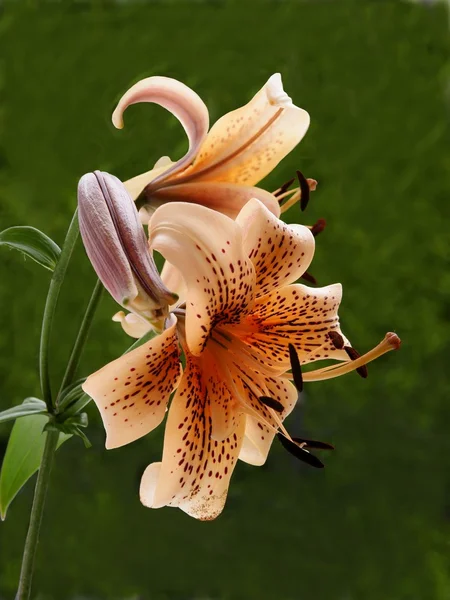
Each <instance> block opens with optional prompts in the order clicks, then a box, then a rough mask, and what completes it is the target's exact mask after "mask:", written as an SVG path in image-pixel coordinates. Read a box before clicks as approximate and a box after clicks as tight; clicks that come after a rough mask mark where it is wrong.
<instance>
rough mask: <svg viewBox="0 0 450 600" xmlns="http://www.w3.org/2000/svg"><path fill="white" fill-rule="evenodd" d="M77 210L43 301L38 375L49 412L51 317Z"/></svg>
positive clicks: (68, 255)
mask: <svg viewBox="0 0 450 600" xmlns="http://www.w3.org/2000/svg"><path fill="white" fill-rule="evenodd" d="M78 231H79V230H78V211H77V210H76V211H75V213H74V215H73V217H72V221H71V223H70V225H69V229H68V230H67V234H66V239H65V240H64V245H63V247H62V250H61V256H60V257H59V260H58V264H57V265H56V268H55V270H54V272H53V276H52V279H51V281H50V287H49V289H48V294H47V300H46V303H45V309H44V317H43V319H42V329H41V342H40V349H39V375H40V380H41V389H42V395H43V399H44V401H45V403H46V405H47V410H48V411H49V413H53V412H54V403H53V398H52V390H51V384H50V371H49V344H50V336H51V333H52V326H53V317H54V314H55V309H56V304H57V302H58V298H59V293H60V291H61V286H62V283H63V281H64V277H65V276H66V271H67V267H68V265H69V261H70V258H71V256H72V252H73V249H74V247H75V244H76V241H77V239H78Z"/></svg>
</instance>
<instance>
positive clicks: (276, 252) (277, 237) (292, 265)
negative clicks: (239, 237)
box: [236, 200, 315, 296]
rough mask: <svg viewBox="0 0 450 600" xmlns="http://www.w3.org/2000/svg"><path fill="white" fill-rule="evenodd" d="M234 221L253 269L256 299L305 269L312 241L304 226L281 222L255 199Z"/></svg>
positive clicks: (295, 277) (312, 253)
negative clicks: (239, 227) (241, 233)
mask: <svg viewBox="0 0 450 600" xmlns="http://www.w3.org/2000/svg"><path fill="white" fill-rule="evenodd" d="M236 222H237V223H238V224H239V225H240V226H241V228H242V232H243V239H244V249H245V251H246V253H247V255H248V256H249V257H250V259H251V261H252V263H253V265H254V267H255V272H256V294H257V296H262V295H263V294H266V293H267V292H270V291H271V290H273V289H276V288H279V287H281V286H282V285H285V284H289V283H293V282H294V281H296V280H297V279H299V278H300V277H301V276H302V275H303V273H304V272H305V271H306V270H307V269H308V267H309V265H310V264H311V261H312V258H313V256H314V248H315V241H314V236H313V235H312V233H311V231H310V230H309V229H308V228H307V227H304V226H303V225H287V224H286V223H283V221H281V220H280V219H277V218H276V216H274V215H273V214H272V213H271V212H270V211H269V210H267V208H266V207H265V206H264V205H263V204H261V202H258V201H257V200H251V201H250V202H248V203H247V204H246V205H245V206H244V208H243V209H242V210H241V212H240V213H239V215H238V217H237V219H236Z"/></svg>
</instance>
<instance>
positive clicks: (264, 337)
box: [241, 283, 350, 369]
mask: <svg viewBox="0 0 450 600" xmlns="http://www.w3.org/2000/svg"><path fill="white" fill-rule="evenodd" d="M341 298H342V286H341V284H339V283H336V284H334V285H330V286H327V287H323V288H310V287H307V286H305V285H300V284H295V285H289V286H286V287H284V288H280V289H278V290H275V291H273V292H270V293H269V294H266V295H265V296H261V297H260V298H259V299H258V301H257V303H256V305H255V308H254V310H253V311H252V314H251V316H250V317H249V318H248V322H249V323H252V328H251V327H249V328H248V331H247V333H245V332H244V333H242V336H244V337H242V336H241V339H243V341H244V342H245V344H246V345H247V348H248V350H249V351H250V352H251V354H252V356H253V357H254V358H255V359H257V358H259V360H260V361H261V362H262V363H264V364H267V365H268V366H270V365H272V366H275V365H276V366H278V367H282V368H286V369H289V368H290V360H289V349H288V344H293V345H294V346H295V349H296V350H297V353H298V356H299V359H300V361H301V363H302V364H306V363H309V362H313V361H316V360H322V359H336V360H348V355H347V353H346V352H345V350H339V349H337V348H335V346H334V345H333V343H332V341H331V339H330V337H329V335H328V334H329V332H330V331H333V332H336V333H338V334H339V335H342V337H343V340H344V343H345V345H350V343H349V342H348V340H347V339H346V338H345V337H344V336H343V334H342V332H341V330H340V327H339V317H338V308H339V304H340V301H341Z"/></svg>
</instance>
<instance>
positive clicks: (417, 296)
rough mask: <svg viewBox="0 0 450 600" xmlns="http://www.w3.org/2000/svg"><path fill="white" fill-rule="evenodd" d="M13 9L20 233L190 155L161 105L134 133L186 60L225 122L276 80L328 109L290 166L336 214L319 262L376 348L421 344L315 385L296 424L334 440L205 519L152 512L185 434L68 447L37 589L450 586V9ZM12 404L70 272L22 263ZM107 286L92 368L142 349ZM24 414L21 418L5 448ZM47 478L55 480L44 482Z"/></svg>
mask: <svg viewBox="0 0 450 600" xmlns="http://www.w3.org/2000/svg"><path fill="white" fill-rule="evenodd" d="M32 4H33V3H31V4H30V5H26V4H25V3H23V4H22V3H18V4H7V5H6V6H4V7H3V11H2V16H1V32H2V42H1V43H2V56H3V59H4V61H3V68H2V76H1V80H0V86H1V88H2V89H1V97H2V110H1V127H2V134H1V137H0V145H1V150H0V225H1V228H5V227H7V226H10V225H17V224H29V225H33V226H35V227H38V228H41V229H42V230H43V231H45V232H46V233H47V234H49V235H51V236H52V237H54V239H56V240H57V241H58V242H59V243H62V241H63V238H64V233H65V229H66V227H67V225H68V222H69V219H70V216H71V214H72V212H73V210H74V208H75V192H76V185H77V181H78V179H79V177H80V176H81V175H82V174H83V173H85V172H87V171H90V170H93V169H96V168H98V169H103V170H107V171H110V172H112V173H114V174H116V175H117V176H119V177H120V178H121V179H126V178H128V177H130V176H132V175H135V174H137V173H140V172H142V171H144V170H147V169H148V168H150V167H151V166H152V165H153V163H154V162H155V160H156V159H158V158H159V157H160V156H161V155H163V154H169V155H170V156H171V157H172V158H177V157H179V156H181V155H182V154H183V152H184V151H185V148H186V140H185V138H184V134H183V131H182V129H181V127H180V126H179V124H178V123H177V121H176V120H175V119H174V118H173V117H171V116H170V115H169V114H168V113H166V112H165V111H164V110H163V109H161V108H159V107H155V106H149V105H142V106H137V107H133V108H131V109H130V110H129V112H128V113H127V115H126V127H125V129H124V130H123V131H120V132H119V131H116V130H114V128H113V127H112V125H111V122H110V114H111V112H112V109H113V108H114V105H115V102H116V101H117V100H118V98H119V97H120V95H121V94H122V93H123V92H124V91H125V90H126V89H127V88H128V86H129V85H130V84H132V83H134V82H135V81H137V80H138V79H140V78H141V77H144V76H149V75H152V74H164V75H169V76H172V77H176V78H179V79H181V80H182V81H184V82H185V83H187V84H189V85H190V86H192V87H193V88H194V89H195V90H196V91H197V92H198V93H199V94H200V95H201V96H202V98H203V99H204V100H205V102H206V104H207V105H208V107H209V109H210V113H211V120H212V121H214V120H216V119H217V118H218V117H219V116H220V115H222V114H223V113H224V112H226V111H228V110H231V109H233V108H235V107H238V106H241V105H242V104H244V103H245V102H247V100H248V99H249V98H250V97H251V96H252V95H253V94H254V93H255V92H256V91H257V90H258V89H259V88H260V87H261V86H262V85H263V84H264V82H265V81H266V79H267V78H268V77H269V76H270V75H271V74H272V73H273V72H275V71H280V72H281V73H282V75H283V79H284V84H285V89H286V90H287V91H288V93H289V94H290V95H291V96H292V97H293V99H294V101H295V102H296V103H297V104H299V105H300V106H302V107H304V108H306V109H307V110H308V111H309V112H310V114H311V117H312V123H311V128H310V130H309V133H308V134H307V136H306V138H305V140H304V141H303V142H302V143H301V145H300V146H299V147H298V148H297V149H296V150H295V151H294V152H293V153H292V154H291V155H290V156H289V157H288V158H287V159H286V160H285V161H283V163H282V164H281V165H280V166H279V168H278V169H277V170H276V171H275V172H274V173H273V174H272V175H271V176H270V178H268V180H267V182H266V184H267V185H266V187H267V188H268V189H273V188H275V187H277V185H278V184H280V183H281V182H284V181H285V180H286V179H289V178H290V177H291V176H292V175H293V174H294V171H295V169H297V168H299V169H301V170H302V171H303V173H305V175H306V176H308V177H314V178H316V179H318V181H319V188H318V190H317V192H315V193H314V195H313V197H312V201H311V203H310V207H309V208H308V211H307V213H306V214H304V215H301V214H300V213H299V211H298V209H293V210H292V211H291V212H290V215H289V216H290V217H291V219H292V220H297V219H302V220H305V221H306V222H307V223H312V222H314V221H315V220H316V219H317V218H319V217H324V218H325V219H326V220H327V222H328V227H327V229H326V231H325V232H324V233H323V234H322V235H321V236H320V237H319V238H318V245H317V254H316V258H315V261H314V263H313V267H312V269H311V270H312V272H313V274H314V275H315V276H316V278H317V279H318V282H319V284H323V285H325V284H328V283H332V282H335V281H341V282H342V283H343V285H344V301H343V305H342V309H341V319H342V323H343V327H344V330H345V332H346V333H347V335H348V336H349V337H350V339H351V340H352V342H353V344H354V346H355V347H356V348H358V349H359V350H360V351H365V350H367V349H369V348H370V347H371V346H372V345H375V344H376V343H377V342H378V341H379V340H380V339H381V338H382V337H383V335H384V333H385V332H386V331H388V330H395V331H397V332H398V334H399V335H400V336H401V337H402V339H403V347H402V349H401V351H400V352H398V353H392V354H389V355H388V356H386V357H383V358H382V359H380V360H379V361H377V363H375V364H372V365H371V366H370V368H369V378H368V379H367V380H365V381H363V380H361V379H360V378H358V377H357V376H356V375H355V374H352V375H349V376H347V377H345V378H341V379H340V380H336V381H327V382H323V383H317V384H310V385H309V386H307V389H306V394H305V399H304V403H303V405H302V406H301V407H298V410H296V411H295V412H294V414H293V415H292V416H291V417H290V420H289V423H288V426H289V428H290V430H291V431H293V432H294V433H297V434H298V435H302V434H306V435H310V436H316V437H318V438H319V439H326V440H329V441H332V442H333V443H334V444H335V446H336V448H337V450H336V452H335V453H334V454H333V456H327V457H326V461H327V468H326V469H325V471H323V472H316V471H314V470H312V469H308V468H307V467H303V465H300V464H298V463H297V462H296V461H295V459H293V458H292V457H290V456H289V455H287V454H286V453H285V452H284V451H283V450H282V449H281V448H280V447H278V446H277V445H274V447H273V450H272V452H271V454H270V457H269V460H268V462H267V464H266V465H265V466H264V467H262V468H254V467H250V466H248V465H245V464H244V463H240V464H239V465H238V467H237V469H236V472H235V475H234V477H233V480H232V484H231V488H230V494H229V500H228V503H227V506H226V509H225V511H224V513H223V515H222V516H221V517H220V518H219V519H218V520H217V521H214V522H209V523H199V522H196V521H195V520H192V519H190V518H189V517H187V516H186V515H185V514H184V513H182V512H181V511H178V510H175V509H171V508H166V509H161V510H158V511H153V510H149V509H145V508H144V507H142V506H141V505H140V503H139V499H138V486H139V479H140V475H141V473H142V472H143V470H144V468H145V467H146V465H147V464H148V463H150V462H153V461H155V460H158V459H159V457H160V455H161V449H162V435H163V428H160V429H159V430H158V431H156V432H154V433H152V434H150V435H149V436H147V437H146V438H144V439H142V440H140V441H138V442H136V443H134V444H133V445H131V446H129V447H125V448H123V449H120V450H115V451H108V452H107V451H106V450H105V449H104V437H105V436H104V431H103V428H102V425H101V422H100V419H99V417H98V414H97V412H96V410H95V407H94V406H90V407H89V416H90V421H91V425H90V427H89V431H88V435H89V437H90V438H91V440H92V442H93V447H92V449H90V450H85V449H84V447H83V445H82V443H81V440H79V439H72V440H71V441H70V442H68V443H67V444H66V445H64V446H63V447H62V448H61V450H60V451H58V456H57V461H56V466H55V469H54V472H53V478H52V484H51V491H50V495H49V499H48V504H47V509H46V514H45V520H44V528H43V534H42V537H41V543H40V547H39V553H38V562H37V573H36V577H35V585H34V590H35V597H39V598H41V599H48V600H50V599H53V600H59V599H65V598H81V597H86V598H90V599H100V598H101V599H119V598H120V599H122V598H128V599H132V598H134V599H137V598H141V599H143V600H144V599H147V598H151V599H152V600H163V599H164V600H166V599H167V600H169V599H170V600H172V599H177V600H187V599H197V600H200V599H202V600H206V599H207V598H208V599H213V600H240V599H251V600H253V599H255V600H256V599H278V598H280V599H282V600H294V599H295V600H296V599H304V598H314V600H428V599H430V600H448V598H449V597H450V570H449V569H450V557H449V551H450V547H449V541H450V527H449V518H450V474H449V473H450V471H449V469H450V441H449V435H448V434H449V424H450V403H449V393H448V392H449V387H450V386H449V377H448V368H449V367H448V356H449V354H448V350H449V339H450V326H449V318H448V317H449V314H450V311H449V294H450V270H449V269H448V258H449V241H448V228H449V221H448V216H449V192H450V180H449V167H450V147H449V126H448V94H449V89H450V88H449V79H448V77H449V74H450V73H449V67H448V52H449V38H448V31H447V21H448V15H447V13H446V9H445V7H444V5H436V6H433V7H427V6H421V5H417V4H414V5H412V4H408V3H403V2H400V1H394V2H383V1H371V2H370V1H362V0H361V1H359V2H337V1H336V2H329V3H326V2H324V3H322V2H311V3H301V2H289V1H287V2H261V3H257V2H254V3H253V2H242V3H233V2H228V3H227V2H219V1H215V2H213V1H211V2H204V3H201V2H198V3H197V2H195V3H194V2H180V3H175V2H161V3H151V4H149V5H144V4H126V5H125V4H122V5H116V6H112V5H109V3H102V2H97V3H92V4H90V3H80V2H75V3H71V2H65V3H63V4H62V5H61V4H56V3H55V4H53V3H51V4H42V5H40V6H39V7H36V8H33V5H32ZM0 269H1V271H0V277H1V280H0V281H1V283H0V303H1V315H0V320H1V326H0V332H1V333H0V345H1V351H0V381H1V394H0V408H7V407H8V406H10V405H13V404H16V403H19V402H21V400H22V399H23V398H24V397H25V396H29V395H39V386H38V377H37V352H38V339H39V328H40V320H41V314H42V310H43V305H44V301H45V295H46V288H47V285H48V281H49V276H48V274H47V273H46V272H44V271H43V270H42V269H40V268H39V266H38V265H36V264H35V263H32V262H31V261H29V260H28V261H24V260H23V258H22V257H21V256H20V255H18V254H16V253H14V252H9V251H8V250H5V249H2V251H1V254H0ZM94 280H95V279H94V275H93V272H92V269H91V267H90V265H89V264H88V262H87V259H86V258H85V256H84V252H83V249H82V247H81V245H79V246H78V248H77V252H76V257H75V260H74V261H73V264H72V265H71V267H70V273H69V277H68V281H67V283H66V285H65V287H64V290H63V294H62V297H61V303H60V308H59V312H58V317H57V323H56V329H55V335H54V339H53V363H52V367H53V375H54V377H55V381H56V379H57V378H58V377H61V374H62V371H63V369H64V365H65V361H66V360H67V356H68V353H69V351H70V348H71V344H72V341H73V338H74V335H75V333H76V330H77V326H78V322H79V319H80V316H81V314H82V311H83V310H84V307H85V304H86V302H87V299H88V295H89V294H90V291H91V289H92V286H93V283H94ZM116 310H117V307H116V306H115V304H114V302H113V301H112V300H111V299H110V298H109V297H108V298H106V297H105V299H104V301H103V303H102V306H101V310H100V311H99V314H98V317H97V319H96V322H95V326H94V328H93V331H92V336H91V338H90V342H89V344H88V348H87V350H86V353H85V355H84V359H83V364H82V374H88V373H89V372H91V371H93V370H94V369H97V368H98V367H100V366H101V365H103V364H104V363H105V362H107V361H109V360H110V359H113V358H115V357H116V356H117V355H118V354H119V353H121V352H122V351H123V350H124V349H125V348H126V347H127V345H128V343H129V342H128V339H127V338H126V336H125V335H124V334H123V333H122V332H121V330H120V328H119V327H118V326H117V324H114V323H112V322H111V321H110V317H111V315H112V313H113V312H115V311H116ZM9 430H10V426H9V425H7V424H5V425H2V426H0V456H1V455H2V454H3V452H4V449H5V447H6V441H7V437H8V434H9ZM33 481H34V480H33ZM32 492H33V485H31V484H30V483H29V484H28V485H27V486H26V488H25V489H24V490H22V492H21V493H20V495H19V497H18V498H17V499H16V501H15V502H14V503H13V505H12V507H11V508H10V511H9V514H8V518H7V520H6V521H5V522H4V523H1V524H0V565H1V569H0V597H1V598H12V597H13V596H14V592H15V586H16V583H17V578H18V574H19V568H20V560H21V553H22V547H23V542H24V538H25V533H26V527H27V522H28V514H29V509H30V505H31V499H32Z"/></svg>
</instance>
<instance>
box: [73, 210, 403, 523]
mask: <svg viewBox="0 0 450 600" xmlns="http://www.w3.org/2000/svg"><path fill="white" fill-rule="evenodd" d="M149 244H150V249H151V250H157V251H158V252H160V253H161V254H162V255H163V256H164V258H165V259H166V260H167V261H169V264H170V265H172V274H173V272H174V269H176V270H177V271H178V273H181V274H182V277H183V284H184V290H183V292H182V294H184V298H183V300H184V301H183V302H182V303H181V304H180V303H178V305H176V306H175V307H172V309H171V312H170V314H169V317H168V318H167V320H166V329H165V330H164V331H163V333H161V334H160V335H158V336H157V337H155V338H153V339H152V340H151V341H150V342H147V343H145V344H143V345H142V346H140V347H138V348H137V349H135V350H133V351H132V352H130V353H128V354H126V355H124V356H122V357H120V358H118V359H117V360H115V361H113V362H111V363H110V364H108V365H106V366H105V367H103V368H102V369H100V370H99V371H97V372H96V373H94V374H92V375H91V376H89V377H88V378H87V380H86V382H85V383H84V384H83V389H84V391H85V392H86V393H87V394H89V395H90V396H91V397H92V398H93V399H94V401H95V403H96V404H97V406H98V408H99V410H100V413H101V416H102V419H103V423H104V426H105V429H106V434H107V439H106V446H107V448H117V447H120V446H123V445H125V444H128V443H130V442H133V441H134V440H136V439H138V438H140V437H142V436H143V435H145V434H147V433H148V432H150V431H152V430H153V429H154V428H155V427H156V426H158V425H159V424H160V423H161V422H162V420H163V419H164V416H165V413H166V410H167V406H168V403H169V399H170V397H171V394H172V393H173V392H175V393H174V396H173V399H172V401H171V403H170V408H169V413H168V418H167V424H166V430H165V440H164V449H163V456H162V461H161V462H155V463H152V464H150V465H149V466H148V467H147V469H146V470H145V472H144V474H143V477H142V481H141V486H140V497H141V501H142V503H143V504H144V505H146V506H149V507H152V508H159V507H162V506H174V507H179V508H181V509H182V510H183V511H185V512H186V513H188V514H189V515H191V516H193V517H195V518H198V519H203V520H208V519H214V518H215V517H217V516H218V515H219V514H220V512H221V511H222V509H223V507H224V504H225V500H226V496H227V491H228V486H229V483H230V478H231V475H232V472H233V470H234V467H235V465H236V462H237V459H238V458H239V459H241V460H243V461H245V462H247V463H250V464H253V465H262V464H263V463H264V462H265V461H266V458H267V455H268V452H269V449H270V446H271V443H272V441H273V438H274V436H275V435H276V434H278V435H279V436H281V439H282V441H283V445H285V446H286V447H288V449H290V450H291V451H292V452H293V453H294V454H297V455H299V456H300V457H301V458H306V460H307V462H310V464H312V465H313V466H322V464H321V463H320V461H318V459H315V457H313V456H312V455H310V453H309V451H308V449H309V448H314V447H316V448H320V447H322V448H326V447H329V446H328V445H327V444H323V443H319V442H309V441H308V440H298V439H297V438H291V437H290V436H289V434H288V432H287V431H286V429H285V428H284V426H283V420H284V419H285V417H286V416H287V415H288V414H289V413H290V412H291V411H292V409H293V407H294V405H295V403H296V401H297V398H298V389H301V385H302V379H303V380H304V381H305V382H306V381H318V380H321V379H328V378H331V377H336V376H338V375H341V374H344V373H347V372H350V371H353V370H355V369H359V370H360V371H361V370H362V369H365V364H366V363H368V362H370V361H371V360H373V359H375V358H377V357H378V356H380V355H382V354H384V353H385V352H388V351H389V350H392V349H396V348H398V346H399V344H400V340H399V338H398V337H397V336H396V335H395V334H387V335H386V337H385V339H384V340H383V341H382V342H381V343H380V344H379V345H378V346H376V347H375V348H374V349H373V350H371V351H370V352H369V353H367V354H366V355H365V356H362V357H358V355H356V354H355V353H354V351H353V349H352V348H351V346H350V343H349V342H348V340H347V339H346V338H345V336H344V335H343V334H342V332H341V330H340V326H339V319H338V307H339V304H340V301H341V295H342V289H341V285H340V284H335V285H330V286H327V287H323V288H316V289H313V288H310V287H307V286H305V285H301V284H295V283H293V282H295V281H296V280H297V279H298V278H299V277H300V276H301V275H302V274H303V273H304V272H305V271H306V269H307V268H308V266H309V264H310V262H311V260H312V257H313V254H314V237H313V235H312V233H311V231H310V230H309V229H308V228H307V227H304V226H301V225H287V224H284V223H283V222H282V221H280V220H279V219H278V218H277V217H275V216H274V215H273V214H272V213H271V212H270V211H269V210H268V209H267V207H266V206H265V205H264V204H263V203H262V202H260V201H259V200H257V199H253V200H250V201H249V202H248V203H246V204H245V206H244V207H243V208H242V210H241V211H240V212H239V214H238V215H237V218H236V220H232V219H230V218H229V217H227V216H225V215H223V214H221V213H219V212H216V211H213V210H210V209H209V208H206V207H204V206H201V205H198V204H190V203H173V204H171V205H167V204H166V205H164V206H161V207H160V208H158V209H157V210H156V211H155V213H154V214H153V217H152V219H151V221H150V223H149ZM178 281H181V278H178ZM171 291H172V292H175V293H177V292H178V291H179V290H177V289H171ZM178 295H180V293H179V294H178ZM182 354H184V357H185V369H184V372H183V368H182V364H181V361H180V357H181V355H182ZM321 359H337V360H338V361H341V362H340V363H338V364H335V365H333V366H331V367H325V368H319V369H314V370H311V371H308V372H305V373H303V375H302V373H301V370H300V364H301V365H305V364H307V363H311V362H313V361H317V360H321ZM291 369H292V373H291V372H290V370H291ZM292 379H293V380H294V383H295V384H296V386H297V387H296V386H295V385H293V383H292V381H291V380H292ZM315 460H316V462H315Z"/></svg>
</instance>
